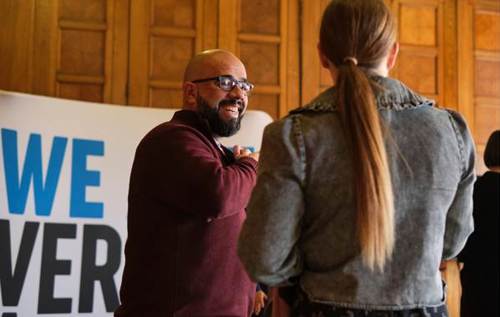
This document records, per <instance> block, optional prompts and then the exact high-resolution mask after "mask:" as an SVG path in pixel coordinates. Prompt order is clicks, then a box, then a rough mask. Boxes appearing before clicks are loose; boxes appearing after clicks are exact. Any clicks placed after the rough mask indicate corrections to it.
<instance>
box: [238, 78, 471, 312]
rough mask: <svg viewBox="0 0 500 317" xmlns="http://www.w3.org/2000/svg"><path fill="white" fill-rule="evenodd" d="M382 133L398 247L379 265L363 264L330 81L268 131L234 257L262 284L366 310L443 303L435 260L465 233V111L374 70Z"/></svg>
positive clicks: (451, 253) (450, 253) (453, 251)
mask: <svg viewBox="0 0 500 317" xmlns="http://www.w3.org/2000/svg"><path fill="white" fill-rule="evenodd" d="M371 81H372V83H374V85H375V86H376V87H377V88H376V89H375V91H376V93H375V95H376V101H377V105H378V111H379V114H380V117H381V119H382V122H383V125H384V126H385V127H386V128H388V132H387V133H386V149H387V153H388V159H389V164H390V172H391V178H392V185H393V191H394V198H395V202H394V203H395V218H394V219H395V237H396V241H395V247H394V251H393V254H392V258H391V259H390V260H389V261H388V262H386V265H385V268H384V270H383V272H381V271H379V270H375V271H371V270H370V269H368V268H367V267H366V266H365V265H364V264H363V263H362V260H361V256H360V246H359V243H358V238H357V234H356V213H355V205H354V204H355V202H354V198H355V195H356V192H355V190H353V188H352V187H351V183H352V179H353V174H352V171H353V169H355V168H356V166H353V165H352V160H351V156H350V152H349V150H348V147H347V144H346V138H345V134H344V131H343V129H342V125H341V122H340V118H339V113H338V112H337V109H336V106H335V104H334V100H335V99H334V94H335V88H330V89H329V90H326V91H325V92H324V93H322V94H321V95H319V96H318V97H317V98H316V99H315V100H313V101H312V102H311V103H310V104H308V105H307V106H305V107H303V108H298V109H296V110H294V111H292V112H291V113H290V114H289V115H288V116H287V117H285V118H283V119H281V120H279V121H277V122H274V123H272V124H270V125H269V126H267V127H266V129H265V132H264V138H263V145H262V151H261V156H260V162H259V167H258V174H257V175H258V177H257V185H256V187H255V189H254V191H253V193H252V197H251V200H250V203H249V206H248V208H247V219H246V222H245V223H244V225H243V228H242V232H241V234H240V240H239V250H238V252H239V256H240V259H241V260H242V262H243V264H244V266H245V267H246V269H247V272H248V273H249V275H250V276H251V277H252V278H253V279H254V280H256V281H258V282H262V283H264V284H268V285H286V284H287V283H289V281H291V280H298V283H299V286H300V288H301V289H302V291H303V292H304V293H305V294H306V295H307V296H308V297H309V300H311V301H313V302H320V303H326V304H332V305H337V306H339V307H350V308H357V309H371V310H379V309H380V310H401V309H411V308H421V307H433V306H434V307H435V306H439V305H442V304H443V303H444V300H445V292H446V289H445V287H444V286H443V285H444V283H442V280H441V275H440V272H439V265H440V262H441V261H442V260H446V259H451V258H454V257H455V256H456V255H457V254H458V253H459V251H460V250H461V249H462V248H463V246H464V244H465V242H466V240H467V237H468V236H469V235H470V234H471V233H472V231H473V220H472V190H473V183H474V181H475V174H474V145H473V141H472V138H471V135H470V133H469V131H468V129H467V126H466V123H465V121H464V119H463V118H462V117H461V116H460V115H459V114H458V113H456V112H454V111H450V110H444V109H439V108H437V107H433V106H434V104H433V102H432V101H431V100H428V99H426V98H424V97H422V96H419V95H418V94H416V93H415V92H413V91H411V90H410V89H409V88H407V87H406V86H405V85H404V84H402V83H401V82H399V81H397V80H394V79H389V78H384V77H371Z"/></svg>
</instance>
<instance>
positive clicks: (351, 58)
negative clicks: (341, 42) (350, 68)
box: [344, 56, 358, 66]
mask: <svg viewBox="0 0 500 317" xmlns="http://www.w3.org/2000/svg"><path fill="white" fill-rule="evenodd" d="M349 61H351V62H352V63H353V64H354V66H356V65H358V60H357V59H356V57H353V56H347V57H346V58H344V63H347V62H349Z"/></svg>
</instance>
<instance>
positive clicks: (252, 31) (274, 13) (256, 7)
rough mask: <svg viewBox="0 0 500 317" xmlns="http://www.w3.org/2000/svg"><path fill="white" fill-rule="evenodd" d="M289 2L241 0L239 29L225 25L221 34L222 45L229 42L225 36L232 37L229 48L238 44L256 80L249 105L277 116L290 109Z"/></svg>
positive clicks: (237, 16)
mask: <svg viewBox="0 0 500 317" xmlns="http://www.w3.org/2000/svg"><path fill="white" fill-rule="evenodd" d="M287 2H288V1H285V0H269V1H267V0H266V1H264V0H257V1H255V0H238V1H236V9H237V12H236V16H235V17H236V21H237V22H236V24H235V26H236V32H231V30H228V29H224V28H223V26H222V25H221V33H222V34H224V33H228V34H227V35H223V36H222V37H221V42H220V44H221V46H224V45H225V43H224V42H223V40H224V39H228V40H227V44H226V45H227V47H228V48H230V46H231V45H234V51H235V52H236V54H237V55H238V56H239V57H240V58H241V60H242V62H243V63H244V64H245V66H246V68H247V77H248V79H249V80H250V81H251V82H252V83H254V84H255V92H254V96H252V97H250V99H249V109H260V110H264V111H266V112H267V113H269V114H270V115H272V116H273V117H274V118H278V117H279V116H283V115H285V114H286V112H287V104H286V102H287V99H286V91H287V84H286V78H287V77H286V76H287V23H288V19H289V17H288V6H287V5H288V3H287ZM257 16H258V17H259V18H258V19H256V18H255V17H257ZM229 33H232V36H231V35H230V34H229ZM257 96H259V97H257ZM276 100H279V101H278V102H276Z"/></svg>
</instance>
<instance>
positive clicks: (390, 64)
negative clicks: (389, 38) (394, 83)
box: [387, 42, 399, 70]
mask: <svg viewBox="0 0 500 317" xmlns="http://www.w3.org/2000/svg"><path fill="white" fill-rule="evenodd" d="M398 53H399V43H398V42H394V44H393V45H392V47H391V50H390V51H389V57H388V58H387V69H388V70H391V69H393V68H394V66H395V65H396V60H397V58H398Z"/></svg>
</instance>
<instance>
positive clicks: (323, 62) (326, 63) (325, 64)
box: [317, 43, 330, 68]
mask: <svg viewBox="0 0 500 317" xmlns="http://www.w3.org/2000/svg"><path fill="white" fill-rule="evenodd" d="M317 48H318V55H319V60H320V61H321V66H323V67H324V68H330V62H329V61H328V58H327V57H326V55H325V54H324V53H323V51H322V50H321V44H320V43H318V46H317Z"/></svg>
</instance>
